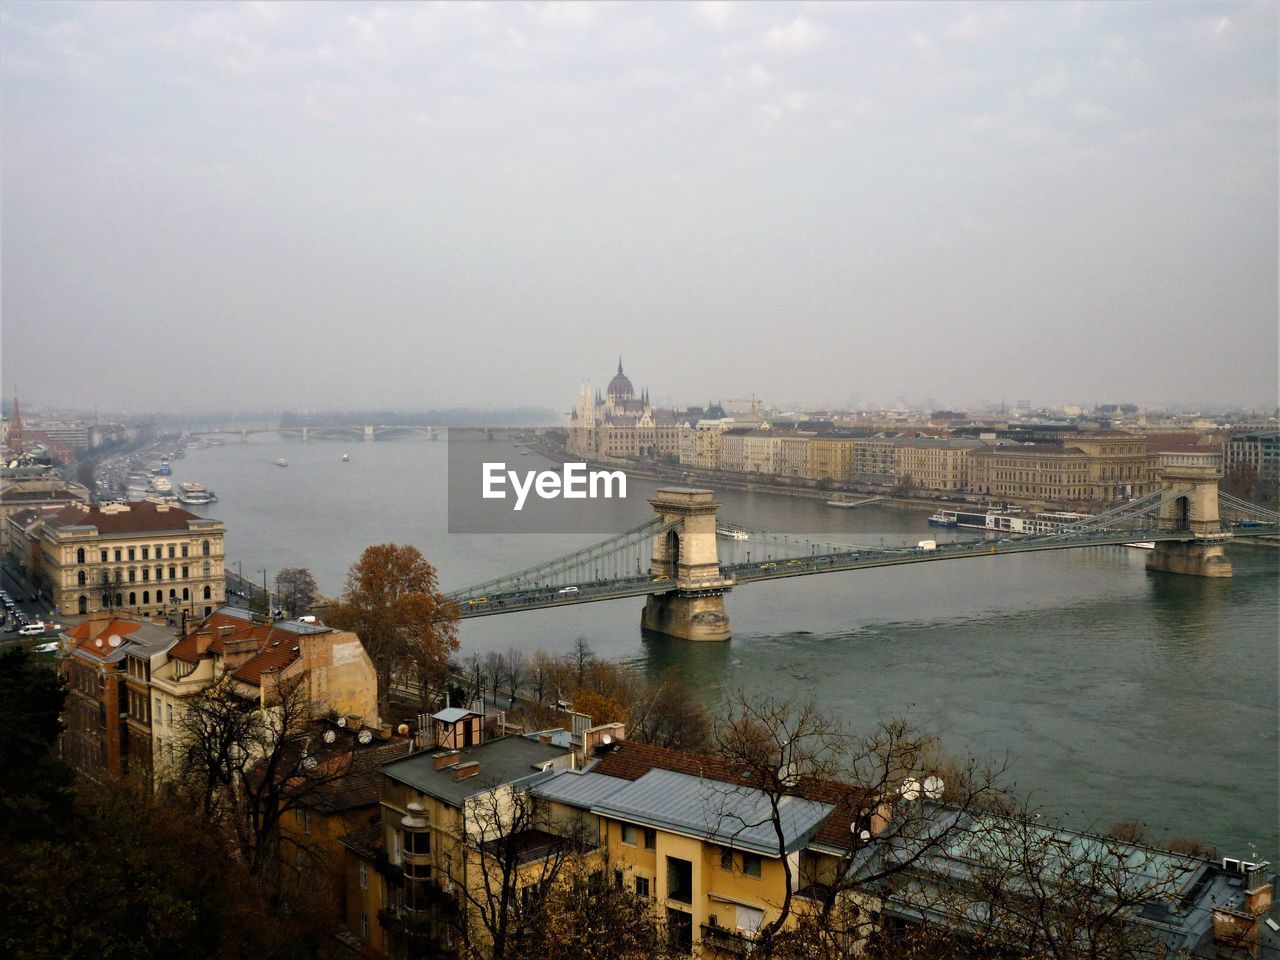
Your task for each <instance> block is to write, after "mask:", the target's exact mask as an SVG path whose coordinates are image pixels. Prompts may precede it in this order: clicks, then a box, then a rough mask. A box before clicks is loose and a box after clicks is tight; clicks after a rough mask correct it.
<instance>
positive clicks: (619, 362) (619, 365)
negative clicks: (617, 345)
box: [618, 354, 622, 376]
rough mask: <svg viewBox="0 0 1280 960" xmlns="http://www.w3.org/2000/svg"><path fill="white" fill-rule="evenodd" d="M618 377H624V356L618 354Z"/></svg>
mask: <svg viewBox="0 0 1280 960" xmlns="http://www.w3.org/2000/svg"><path fill="white" fill-rule="evenodd" d="M618 376H622V354H618Z"/></svg>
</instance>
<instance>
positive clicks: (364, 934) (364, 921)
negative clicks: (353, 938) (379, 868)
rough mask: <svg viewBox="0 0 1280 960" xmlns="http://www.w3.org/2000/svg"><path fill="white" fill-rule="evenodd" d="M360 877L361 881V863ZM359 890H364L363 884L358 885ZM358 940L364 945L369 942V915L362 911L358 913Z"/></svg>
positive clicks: (361, 868) (362, 871)
mask: <svg viewBox="0 0 1280 960" xmlns="http://www.w3.org/2000/svg"><path fill="white" fill-rule="evenodd" d="M360 876H361V878H362V879H363V877H364V864H363V863H362V864H360ZM360 889H361V890H363V889H364V884H363V883H362V884H360ZM360 939H361V940H363V941H364V942H365V943H368V942H369V914H367V913H366V912H365V911H363V910H361V911H360Z"/></svg>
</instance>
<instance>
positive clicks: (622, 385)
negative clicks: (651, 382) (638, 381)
mask: <svg viewBox="0 0 1280 960" xmlns="http://www.w3.org/2000/svg"><path fill="white" fill-rule="evenodd" d="M605 393H606V394H607V395H608V396H609V397H611V398H612V399H614V400H630V399H631V398H632V397H634V396H635V395H636V390H635V387H633V386H631V381H630V380H628V379H627V375H626V374H625V373H623V372H622V358H621V357H619V358H618V373H617V375H616V376H615V377H614V378H613V379H612V380H610V381H609V386H608V389H606V390H605Z"/></svg>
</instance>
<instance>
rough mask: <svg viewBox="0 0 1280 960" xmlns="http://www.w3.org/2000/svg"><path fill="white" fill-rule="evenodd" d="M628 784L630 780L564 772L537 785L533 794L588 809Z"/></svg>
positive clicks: (597, 774)
mask: <svg viewBox="0 0 1280 960" xmlns="http://www.w3.org/2000/svg"><path fill="white" fill-rule="evenodd" d="M630 783H631V781H630V780H624V779H622V777H611V776H609V775H608V774H605V773H580V772H577V771H572V770H566V771H565V772H564V773H558V774H556V775H555V776H554V777H552V778H551V779H549V780H545V781H543V782H542V783H540V784H538V786H537V787H536V788H534V791H533V792H534V793H535V794H536V795H537V796H539V797H545V798H546V799H548V800H555V801H556V802H558V803H567V804H571V805H573V806H578V807H587V808H589V807H590V806H591V805H592V804H594V803H599V802H602V801H604V800H606V799H608V798H609V797H610V796H612V795H613V794H614V793H616V792H617V791H618V790H619V789H621V788H622V787H625V786H627V785H628V784H630Z"/></svg>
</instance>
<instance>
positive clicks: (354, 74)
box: [0, 2, 1277, 411]
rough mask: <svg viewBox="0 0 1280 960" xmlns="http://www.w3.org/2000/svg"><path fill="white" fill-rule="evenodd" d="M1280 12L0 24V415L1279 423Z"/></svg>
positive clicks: (185, 7)
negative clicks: (38, 411)
mask: <svg viewBox="0 0 1280 960" xmlns="http://www.w3.org/2000/svg"><path fill="white" fill-rule="evenodd" d="M1276 51H1277V6H1276V5H1275V4H1274V3H1270V2H1267V3H1258V4H1194V3H1151V4H1144V3H1113V4H1100V3H1099V4H1091V3H1084V4H1080V3H1072V4H1065V3H1064V4H1054V3H1034V4H1010V5H1003V4H992V5H985V4H979V5H973V6H968V5H952V4H943V3H933V4H923V5H910V4H884V5H881V4H872V3H864V4H858V5H850V6H840V5H835V4H829V3H823V4H815V5H812V6H806V5H804V4H785V5H782V4H779V5H770V4H724V3H703V4H687V5H676V4H644V5H628V4H610V5H607V6H604V5H601V6H593V5H586V4H560V3H549V4H540V3H502V4H480V5H461V4H443V5H434V4H426V5H413V4H394V5H387V6H379V5H373V4H361V5H343V4H303V3H288V4H269V3H253V4H241V5H229V6H228V5H204V4H198V3H137V4H135V3H125V2H113V3H97V4H90V5H79V4H62V3H59V4H53V3H22V2H7V3H5V4H4V5H3V7H0V69H2V70H3V74H2V78H3V89H2V93H3V308H4V316H3V343H2V346H3V366H2V376H3V381H4V382H3V385H2V387H3V391H4V395H5V396H6V397H7V396H11V395H12V393H13V391H14V388H15V387H16V389H17V390H18V391H19V394H20V396H23V397H29V398H30V399H31V400H32V401H33V402H60V401H61V402H66V403H81V404H93V403H95V402H97V403H100V404H101V405H102V406H103V407H104V408H130V409H135V410H156V409H159V410H175V411H178V410H189V409H193V408H199V407H204V406H215V407H221V408H228V407H231V408H253V409H262V408H264V407H273V406H278V407H291V408H308V407H320V408H324V407H347V406H352V407H370V406H378V407H385V406H415V407H417V406H440V405H453V404H476V405H514V404H537V405H546V406H552V407H555V408H558V409H567V408H568V407H569V406H570V405H571V403H572V402H573V399H574V396H575V394H576V391H577V387H578V384H579V382H580V381H581V380H583V379H586V378H590V379H592V380H593V381H594V382H595V383H596V385H598V386H601V387H603V385H604V383H605V382H606V381H607V379H608V377H609V376H610V375H611V373H612V367H613V366H614V364H615V363H616V357H617V355H618V353H619V352H621V353H622V354H623V357H624V360H625V362H626V366H627V372H628V373H629V374H630V375H631V376H632V378H633V380H634V381H635V382H636V385H637V386H643V385H648V387H649V388H650V390H651V393H652V396H653V397H654V399H655V400H680V401H705V400H707V399H709V398H714V397H730V396H745V395H747V394H748V393H749V392H751V391H753V390H754V391H755V392H756V393H758V394H760V395H762V396H763V397H765V398H766V399H768V400H770V401H776V402H780V403H784V404H802V403H803V404H848V403H855V402H865V403H889V402H892V401H894V400H896V399H897V398H899V397H908V398H924V397H930V398H933V399H934V402H935V403H936V404H939V405H942V404H951V405H957V406H958V405H963V404H968V403H972V402H973V401H976V400H978V399H979V398H991V399H995V400H997V401H998V400H999V398H1000V397H1002V396H1003V397H1005V398H1007V399H1008V400H1009V401H1010V402H1012V401H1014V400H1016V399H1024V398H1025V399H1029V400H1033V401H1037V402H1049V403H1055V402H1056V403H1064V402H1086V403H1087V402H1093V401H1095V400H1096V401H1116V400H1132V401H1134V402H1142V403H1150V404H1155V403H1160V402H1162V401H1168V400H1174V399H1185V400H1187V401H1191V402H1196V403H1209V402H1231V401H1242V402H1245V403H1249V404H1260V405H1266V404H1274V403H1275V402H1276V390H1277V238H1276V224H1277V103H1276V90H1277V52H1276Z"/></svg>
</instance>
